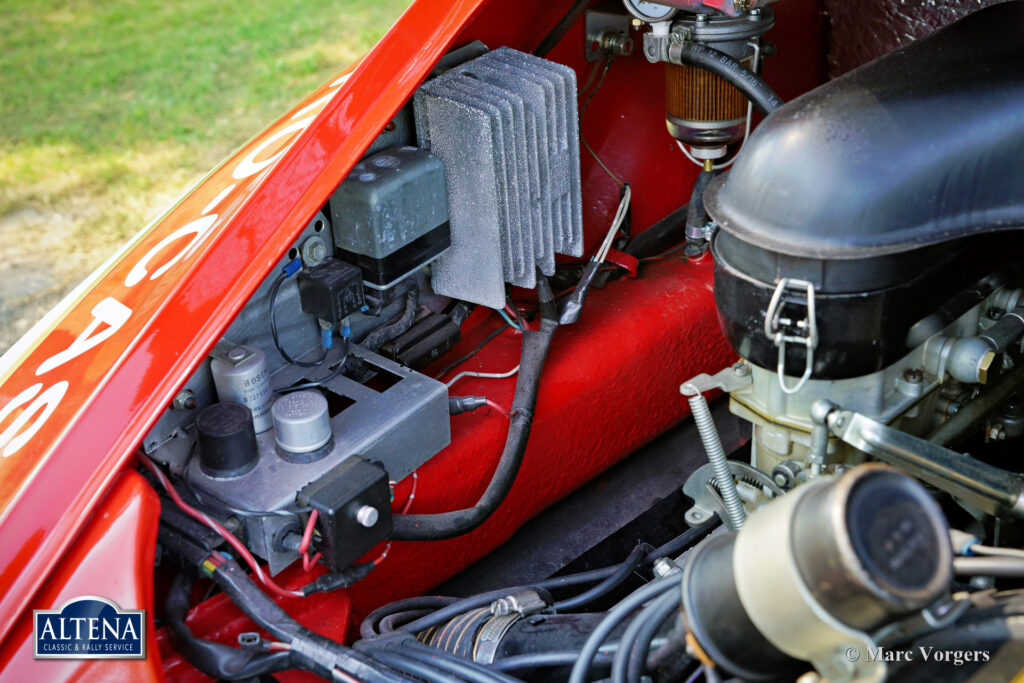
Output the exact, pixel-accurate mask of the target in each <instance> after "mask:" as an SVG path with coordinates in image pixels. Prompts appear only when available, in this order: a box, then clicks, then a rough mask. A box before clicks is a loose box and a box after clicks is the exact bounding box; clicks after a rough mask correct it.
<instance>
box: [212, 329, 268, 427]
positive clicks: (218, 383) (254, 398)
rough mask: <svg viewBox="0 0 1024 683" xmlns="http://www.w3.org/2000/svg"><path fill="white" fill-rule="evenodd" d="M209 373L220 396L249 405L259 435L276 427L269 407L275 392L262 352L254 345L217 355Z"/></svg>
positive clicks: (235, 348)
mask: <svg viewBox="0 0 1024 683" xmlns="http://www.w3.org/2000/svg"><path fill="white" fill-rule="evenodd" d="M210 372H211V373H212V374H213V384H214V386H215V387H217V398H219V399H220V400H221V401H222V402H226V401H233V402H235V403H241V404H242V405H244V406H246V407H247V408H249V410H251V411H252V422H253V426H254V427H255V429H256V433H257V434H260V433H262V432H265V431H267V430H268V429H270V428H271V427H272V426H273V424H274V422H273V420H272V419H271V417H270V406H271V404H272V403H273V399H274V392H273V391H271V389H270V372H269V371H268V370H267V359H266V357H265V356H264V355H263V352H262V351H260V350H259V349H258V348H256V347H255V346H235V347H233V348H231V349H230V350H228V351H227V352H226V353H223V354H220V355H217V356H214V358H213V360H211V361H210Z"/></svg>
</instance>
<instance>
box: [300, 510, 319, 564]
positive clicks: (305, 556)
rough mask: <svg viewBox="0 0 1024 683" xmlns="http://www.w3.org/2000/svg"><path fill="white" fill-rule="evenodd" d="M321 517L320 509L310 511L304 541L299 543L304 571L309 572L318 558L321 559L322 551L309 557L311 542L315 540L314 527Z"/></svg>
mask: <svg viewBox="0 0 1024 683" xmlns="http://www.w3.org/2000/svg"><path fill="white" fill-rule="evenodd" d="M318 517H320V511H319V510H313V511H312V512H310V513H309V521H308V522H306V530H305V531H303V532H302V542H301V543H299V555H301V556H302V571H304V572H308V571H309V570H310V569H312V568H313V567H314V566H315V565H316V563H317V560H319V559H320V553H317V554H316V555H314V556H313V557H312V558H310V557H309V544H310V543H312V541H313V529H314V528H316V520H317V518H318Z"/></svg>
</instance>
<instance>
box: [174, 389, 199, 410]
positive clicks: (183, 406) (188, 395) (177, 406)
mask: <svg viewBox="0 0 1024 683" xmlns="http://www.w3.org/2000/svg"><path fill="white" fill-rule="evenodd" d="M198 406H199V401H197V400H196V396H195V394H193V393H192V390H191V389H182V390H181V391H179V392H178V395H177V396H175V397H174V401H173V402H172V403H171V407H172V408H173V409H174V410H195V409H196V408H197V407H198Z"/></svg>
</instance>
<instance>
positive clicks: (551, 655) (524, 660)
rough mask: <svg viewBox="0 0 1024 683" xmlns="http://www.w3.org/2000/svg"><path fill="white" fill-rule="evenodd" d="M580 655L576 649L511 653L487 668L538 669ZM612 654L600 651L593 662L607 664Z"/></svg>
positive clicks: (559, 663) (562, 664)
mask: <svg viewBox="0 0 1024 683" xmlns="http://www.w3.org/2000/svg"><path fill="white" fill-rule="evenodd" d="M579 656H580V653H579V651H578V650H575V651H567V652H532V653H529V654H525V655H513V656H512V657H506V658H505V659H499V660H498V661H496V662H494V663H493V664H491V665H489V667H488V668H490V669H493V670H495V671H515V670H517V669H540V668H544V667H549V666H568V665H570V664H573V663H574V662H575V661H576V660H577V659H578V658H579ZM611 659H612V656H611V655H610V654H608V653H605V652H601V653H598V654H597V655H596V656H595V657H594V663H595V664H608V663H609V662H611Z"/></svg>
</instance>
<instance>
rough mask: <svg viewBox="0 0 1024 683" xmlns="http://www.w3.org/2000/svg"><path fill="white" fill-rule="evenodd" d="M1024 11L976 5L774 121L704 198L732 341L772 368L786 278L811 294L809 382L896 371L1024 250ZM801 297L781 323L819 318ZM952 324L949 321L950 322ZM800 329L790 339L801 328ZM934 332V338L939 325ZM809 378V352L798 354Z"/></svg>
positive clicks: (789, 360) (792, 368) (1014, 5)
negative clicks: (777, 300)
mask: <svg viewBox="0 0 1024 683" xmlns="http://www.w3.org/2000/svg"><path fill="white" fill-rule="evenodd" d="M1022 30H1024V2H1019V1H1018V2H1008V3H1004V4H1000V5H995V6H992V7H989V8H986V9H982V10H979V11H977V12H975V13H974V14H972V15H970V16H968V17H967V18H965V19H963V20H961V21H959V22H957V23H955V24H952V25H950V26H948V27H946V28H944V29H942V30H940V31H937V32H936V33H935V34H933V35H932V36H929V37H928V38H925V39H923V40H920V41H916V42H914V43H912V44H911V45H909V46H907V47H905V48H903V49H900V50H897V51H895V52H893V53H891V54H889V55H886V56H885V57H882V58H880V59H878V60H875V61H874V62H871V63H870V64H867V65H865V66H863V67H861V68H860V69H857V70H855V71H853V72H850V73H849V74H847V75H845V76H843V77H841V78H837V79H835V80H833V81H831V82H829V83H827V84H825V85H823V86H821V87H819V88H817V89H815V90H813V91H811V92H809V93H807V94H805V95H803V96H801V97H799V98H797V99H796V100H794V101H792V102H790V103H788V104H787V105H785V106H784V107H782V108H780V109H779V110H777V111H775V112H774V113H773V114H772V115H771V116H769V117H768V118H766V119H765V121H764V122H763V123H762V124H761V125H760V126H759V127H758V128H757V130H756V132H755V133H754V134H753V135H751V137H750V139H749V140H747V142H746V143H745V145H744V147H743V150H742V152H741V153H740V155H739V157H737V160H736V163H735V165H734V166H733V168H732V169H731V170H730V171H729V172H728V173H726V174H723V175H722V176H720V177H719V178H718V179H716V180H715V181H713V182H712V184H711V186H710V187H709V188H708V190H707V191H706V192H705V194H704V200H705V205H706V207H707V210H708V213H709V214H710V215H711V216H712V218H713V219H714V220H715V222H716V223H717V224H718V226H719V231H718V232H717V234H716V236H715V238H714V240H713V245H712V249H713V253H714V256H715V301H716V303H717V306H718V311H719V316H720V319H721V323H722V326H723V329H724V331H725V334H726V336H727V338H728V339H729V341H730V343H731V344H732V346H733V348H734V349H736V351H737V352H738V353H739V354H740V355H741V356H743V357H745V358H747V359H749V360H750V361H751V362H753V363H754V364H756V365H758V366H761V367H764V368H770V369H775V368H776V366H777V364H778V361H779V357H778V356H779V350H778V347H777V346H776V344H775V342H774V340H773V339H772V338H770V336H769V335H768V334H766V332H765V317H766V314H767V312H768V308H769V303H770V301H771V299H772V295H773V293H774V292H775V289H776V286H777V284H778V283H779V281H780V280H781V279H782V278H789V279H796V280H803V281H807V282H810V283H812V284H813V285H814V289H815V295H816V296H815V302H814V303H815V308H816V316H815V322H816V327H817V332H818V343H817V347H816V349H815V350H814V363H813V370H812V375H811V376H812V377H813V378H815V379H826V380H833V379H846V378H851V377H859V376H863V375H867V374H870V373H873V372H877V371H879V370H882V369H884V368H885V367H888V366H889V365H891V364H892V363H894V362H895V361H897V360H899V359H900V358H902V357H903V356H905V355H906V354H907V353H909V352H910V351H911V350H913V348H915V347H916V346H917V345H918V344H920V343H921V342H922V341H924V338H923V336H922V334H920V328H918V329H916V330H915V325H917V324H918V323H919V322H920V321H922V320H923V319H925V318H927V317H928V316H931V315H932V314H934V313H936V311H938V310H939V309H941V308H942V307H944V306H947V305H948V304H949V302H951V301H952V300H954V298H955V297H957V296H958V295H961V294H962V293H963V292H964V291H965V290H967V289H969V288H971V287H972V286H973V285H974V284H975V283H976V282H978V281H979V280H981V279H982V278H983V277H985V276H986V275H988V274H989V273H992V272H995V271H996V270H998V269H1000V268H1004V267H1007V266H1009V267H1011V268H1012V269H1017V270H1018V271H1019V269H1020V263H1021V262H1020V260H1019V259H1015V258H1014V257H1015V256H1017V255H1020V254H1024V252H1022V251H1021V247H1022V246H1024V239H1022V238H1021V235H1022V232H1021V230H1020V229H1021V228H1022V227H1024V174H1021V173H1019V165H1020V159H1021V158H1022V156H1024V116H1021V102H1024V79H1022V78H1021V77H1020V73H1019V68H1018V66H1017V65H1018V64H1019V63H1020V62H1021V60H1022V59H1024V41H1021V40H1020V34H1021V31H1022ZM804 299H806V296H805V294H801V293H799V292H797V291H796V290H795V288H794V290H791V291H790V292H789V293H788V296H787V297H786V301H788V303H786V304H784V306H783V311H782V313H783V315H782V316H780V317H781V318H789V319H791V320H801V319H803V318H804V317H805V316H806V301H804ZM940 329H941V328H940ZM791 331H792V330H791ZM933 332H934V330H933ZM784 361H785V365H784V368H785V374H787V375H789V376H791V377H799V376H801V374H802V373H803V370H804V368H805V366H806V362H807V355H806V350H805V348H804V346H802V345H800V344H799V343H789V344H787V348H786V357H785V359H784Z"/></svg>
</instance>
